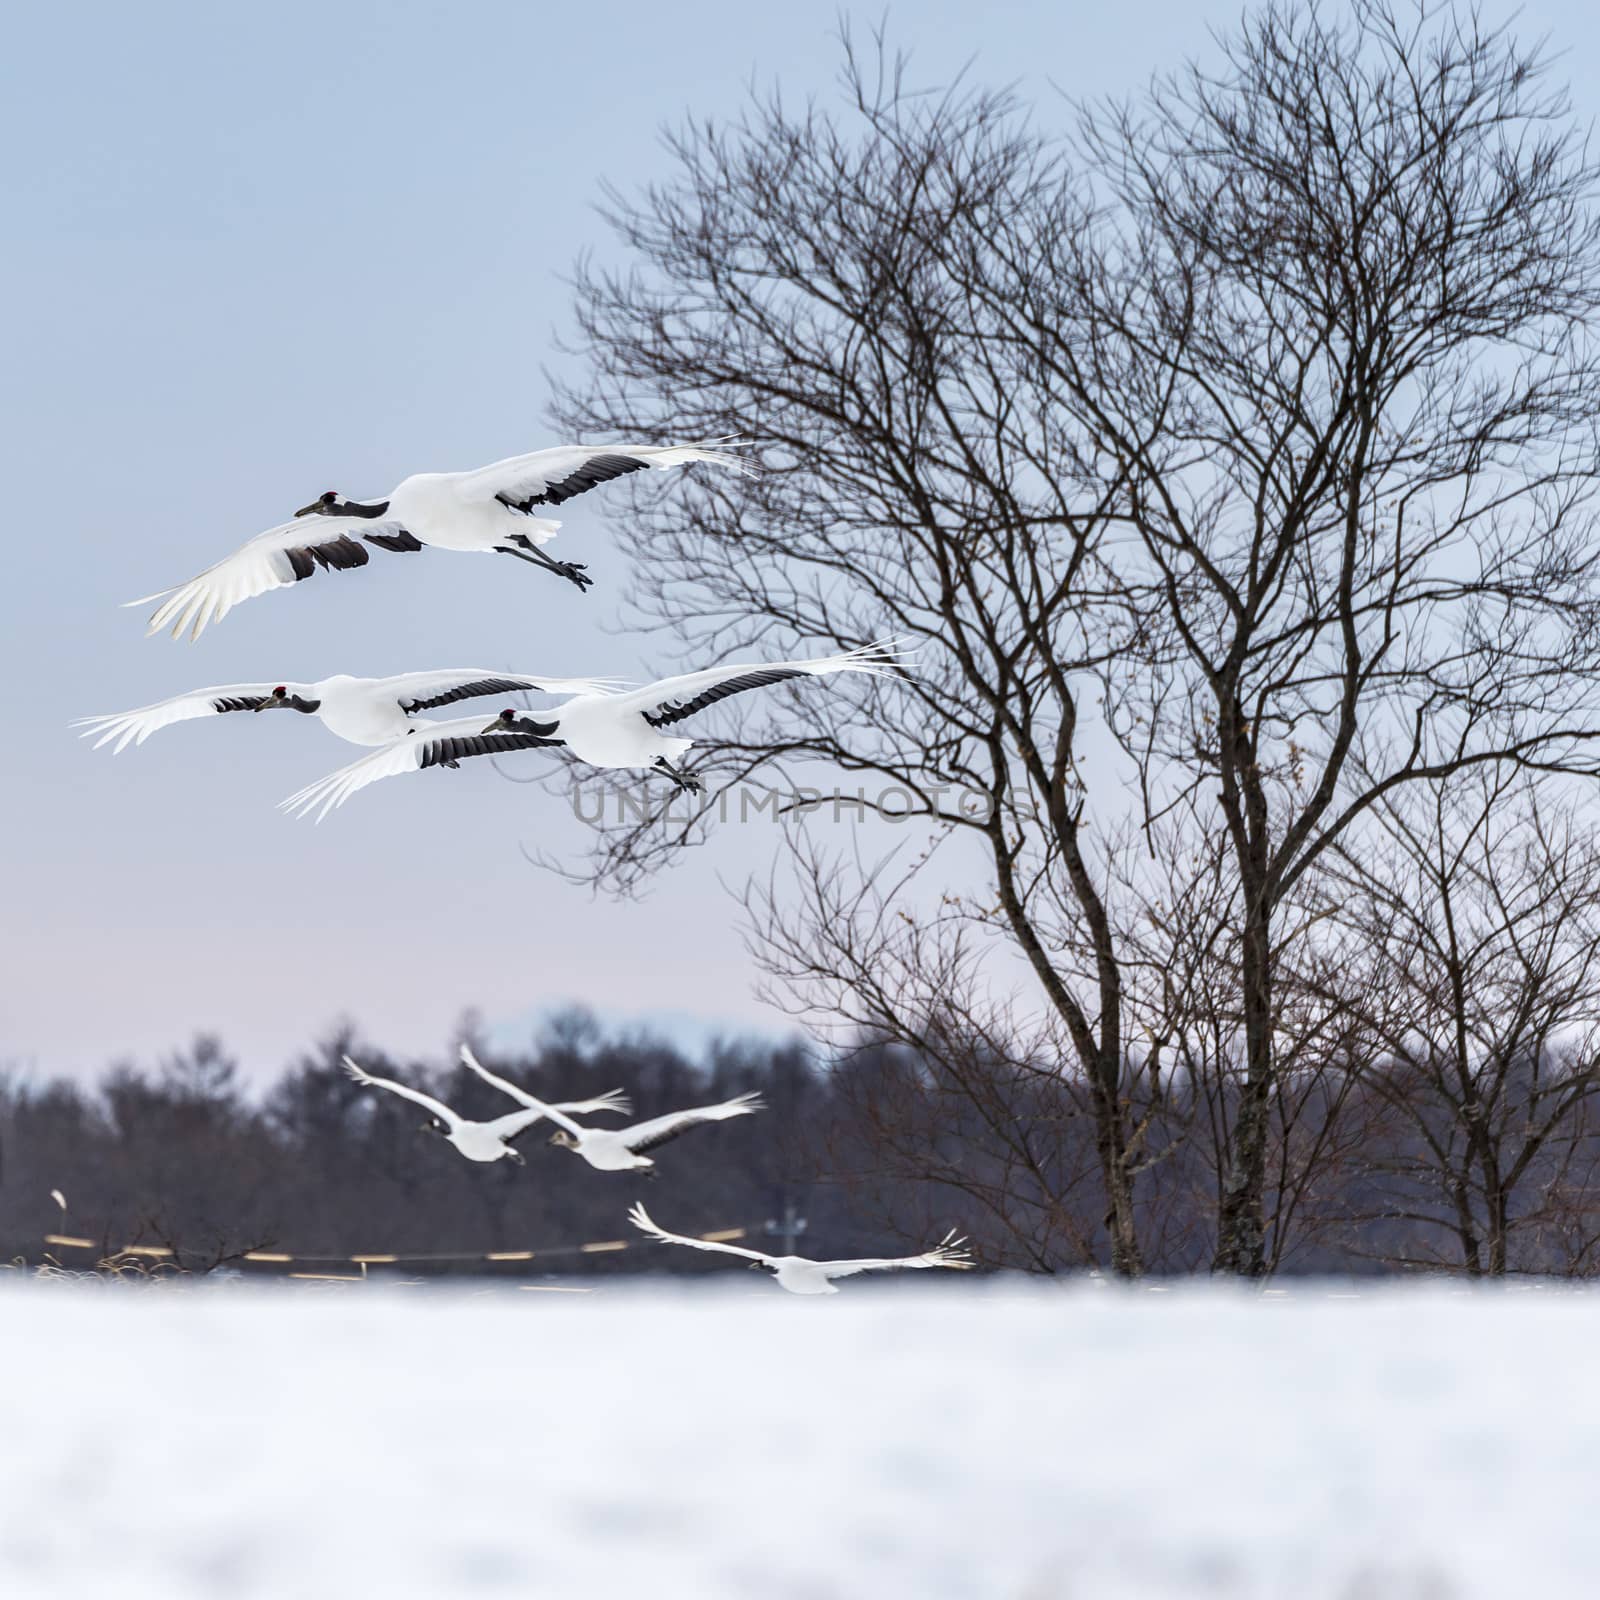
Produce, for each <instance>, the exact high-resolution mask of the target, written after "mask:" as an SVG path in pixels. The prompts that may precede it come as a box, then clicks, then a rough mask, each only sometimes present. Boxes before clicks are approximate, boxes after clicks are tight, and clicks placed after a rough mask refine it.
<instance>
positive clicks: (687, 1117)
mask: <svg viewBox="0 0 1600 1600" xmlns="http://www.w3.org/2000/svg"><path fill="white" fill-rule="evenodd" d="M461 1060H462V1062H463V1064H465V1065H466V1066H468V1067H470V1068H471V1069H472V1070H473V1071H474V1072H476V1073H477V1074H478V1076H479V1077H480V1078H482V1079H483V1080H484V1082H486V1083H491V1084H493V1085H494V1087H495V1088H496V1089H499V1090H500V1091H501V1092H502V1093H504V1094H508V1095H510V1096H511V1098H512V1099H513V1100H516V1101H518V1102H520V1103H521V1104H522V1105H523V1106H524V1107H525V1108H526V1109H527V1110H529V1111H533V1112H537V1113H539V1114H540V1115H541V1116H547V1117H549V1119H550V1120H551V1121H552V1122H553V1123H555V1125H556V1127H557V1128H558V1129H559V1130H560V1131H559V1132H557V1133H553V1134H551V1136H550V1142H551V1144H555V1145H560V1146H561V1147H562V1148H563V1149H567V1150H572V1151H575V1152H576V1153H577V1154H578V1155H580V1156H582V1157H583V1159H584V1160H585V1161H587V1162H588V1163H589V1165H590V1166H591V1167H595V1168H598V1169H599V1170H600V1171H601V1172H651V1171H653V1170H654V1169H655V1162H653V1161H652V1160H651V1159H650V1158H649V1157H648V1156H647V1155H645V1153H644V1152H645V1151H646V1150H654V1149H655V1148H656V1147H657V1146H658V1145H663V1144H665V1143H667V1141H668V1140H669V1139H676V1138H677V1137H678V1136H679V1135H680V1134H684V1133H687V1132H688V1131H689V1129H690V1128H698V1127H700V1126H702V1124H704V1123H707V1122H724V1121H726V1120H727V1119H728V1118H729V1117H744V1116H748V1115H749V1114H750V1113H751V1112H752V1111H762V1110H765V1109H766V1108H765V1106H764V1105H763V1104H762V1100H761V1096H760V1095H758V1094H741V1095H736V1096H735V1097H734V1098H733V1099H732V1100H724V1101H722V1102H720V1103H719V1104H717V1105H713V1106H695V1107H693V1108H692V1109H690V1110H688V1111H672V1112H669V1113H668V1114H667V1115H666V1116H664V1117H652V1118H650V1120H649V1121H648V1122H636V1123H634V1124H633V1126H632V1127H629V1128H584V1127H580V1126H579V1125H578V1124H577V1123H576V1122H574V1121H573V1120H572V1118H571V1117H570V1116H568V1115H567V1114H566V1112H565V1111H564V1110H563V1108H562V1107H560V1106H552V1105H547V1104H546V1103H545V1102H544V1101H543V1100H540V1099H538V1098H537V1097H536V1096H535V1095H531V1094H529V1093H528V1091H527V1090H526V1089H523V1088H519V1087H518V1086H517V1085H516V1084H514V1083H512V1082H510V1081H509V1080H508V1079H505V1078H500V1077H496V1076H495V1074H494V1073H492V1072H490V1071H489V1070H488V1068H487V1067H484V1066H482V1065H481V1064H480V1063H479V1061H478V1059H477V1057H475V1056H474V1055H473V1053H472V1052H471V1050H469V1049H468V1048H467V1046H466V1045H462V1047H461Z"/></svg>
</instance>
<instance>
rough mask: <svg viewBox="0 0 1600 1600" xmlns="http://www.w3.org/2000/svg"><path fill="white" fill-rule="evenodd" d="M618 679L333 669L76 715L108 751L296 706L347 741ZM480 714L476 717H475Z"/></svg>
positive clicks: (600, 690)
mask: <svg viewBox="0 0 1600 1600" xmlns="http://www.w3.org/2000/svg"><path fill="white" fill-rule="evenodd" d="M620 681H621V680H619V679H609V678H551V677H546V676H545V675H544V674H543V673H534V674H531V675H524V674H521V673H510V672H493V671H490V670H489V669H487V668H484V667H455V668H445V669H443V670H441V671H438V672H406V673H401V674H400V675H399V676H397V677H393V678H352V677H348V676H347V675H346V674H344V673H336V674H335V675H334V676H333V677H331V678H322V679H319V680H318V681H317V682H316V683H277V684H273V683H224V684H217V685H215V686H214V687H212V688H210V689H191V690H190V691H189V692H188V693H187V694H179V695H174V696H173V697H172V698H171V699H170V700H158V701H157V702H156V703H155V704H154V705H149V706H140V707H138V708H137V709H136V710H133V711H121V712H118V713H116V714H115V715H114V716H101V717H79V718H78V719H77V721H76V722H74V723H73V724H72V726H73V727H75V728H82V729H83V730H84V731H83V733H82V734H81V735H80V737H81V738H84V739H93V740H94V748H95V749H96V750H98V749H99V748H100V746H101V745H103V744H106V743H108V742H109V741H110V740H112V739H115V740H116V746H115V750H114V752H113V753H114V754H117V755H120V754H121V753H122V752H123V751H124V750H125V749H126V748H127V747H128V745H129V743H130V742H131V743H133V744H143V743H144V742H145V740H146V739H148V738H149V737H150V735H151V734H152V733H154V732H156V730H157V729H159V728H167V727H170V726H171V725H172V724H173V723H175V722H190V721H192V720H193V719H194V718H196V717H212V716H220V715H223V714H225V713H226V712H229V711H280V710H282V711H300V712H304V713H305V714H307V715H308V716H314V717H316V718H317V719H318V721H320V722H321V723H322V725H323V727H325V728H326V729H327V730H328V731H329V732H330V733H336V734H338V736H339V737H340V738H341V739H345V740H348V741H349V743H351V744H368V745H372V744H378V745H386V744H392V743H393V742H394V741H395V740H396V739H404V738H408V737H409V736H410V735H411V734H413V733H415V732H416V730H417V729H418V728H419V727H429V726H432V725H433V724H432V723H431V721H430V719H429V718H426V717H423V718H421V719H419V720H418V721H415V722H413V721H412V720H411V719H412V716H413V714H414V713H416V712H418V711H428V710H431V709H432V708H433V707H435V706H447V705H451V704H453V703H454V702H455V701H457V700H471V699H474V698H476V697H477V696H479V695H486V694H505V693H510V692H514V691H517V690H530V691H534V692H539V693H543V694H598V695H606V694H610V693H612V692H613V688H614V686H615V685H616V684H617V683H618V682H620ZM475 720H480V721H481V719H475Z"/></svg>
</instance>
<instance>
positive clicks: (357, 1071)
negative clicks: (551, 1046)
mask: <svg viewBox="0 0 1600 1600" xmlns="http://www.w3.org/2000/svg"><path fill="white" fill-rule="evenodd" d="M463 1048H465V1047H463ZM344 1069H345V1071H346V1072H348V1073H349V1074H350V1076H351V1077H352V1078H354V1079H355V1081H356V1082H357V1083H360V1084H364V1085H366V1086H367V1087H368V1088H372V1089H387V1090H388V1091H389V1093H390V1094H397V1095H399V1096H400V1097H401V1098H402V1099H404V1100H410V1101H412V1102H414V1103H415V1104H417V1105H419V1106H421V1107H422V1108H423V1110H424V1111H426V1112H427V1113H428V1114H429V1120H428V1121H427V1122H425V1123H423V1125H422V1126H423V1130H424V1131H425V1132H428V1133H439V1134H443V1135H444V1137H445V1138H446V1139H447V1140H448V1141H449V1142H450V1143H451V1144H453V1145H454V1146H455V1147H456V1149H457V1150H459V1151H460V1152H461V1154H462V1155H464V1156H465V1157H466V1158H467V1160H468V1161H499V1160H501V1159H502V1158H504V1159H506V1160H509V1161H514V1162H516V1164H517V1165H518V1166H519V1167H520V1166H525V1165H526V1161H525V1159H524V1157H523V1154H522V1152H521V1151H520V1150H517V1149H514V1148H513V1147H512V1145H511V1144H510V1142H509V1141H510V1140H512V1139H514V1138H516V1136H517V1135H518V1134H519V1133H521V1132H523V1130H524V1129H527V1128H531V1127H532V1126H533V1125H534V1123H536V1122H539V1121H542V1120H543V1119H544V1118H545V1117H546V1116H547V1115H549V1114H550V1112H552V1111H555V1110H557V1109H559V1111H560V1112H561V1114H562V1116H563V1118H565V1117H566V1114H567V1113H569V1112H570V1113H572V1114H573V1115H576V1116H584V1115H586V1114H595V1113H599V1112H607V1111H614V1112H617V1113H618V1114H619V1115H621V1116H626V1115H627V1114H628V1113H629V1112H630V1111H631V1110H632V1109H633V1107H632V1105H631V1104H630V1102H629V1100H628V1097H627V1096H626V1095H625V1094H623V1092H622V1091H621V1090H620V1089H613V1090H611V1091H610V1092H609V1093H608V1094H602V1095H596V1096H595V1098H594V1099H592V1100H565V1101H563V1102H562V1103H561V1105H560V1107H559V1108H557V1107H550V1108H548V1109H546V1108H542V1107H541V1108H540V1109H539V1110H537V1111H536V1110H534V1109H532V1108H531V1107H530V1108H529V1109H527V1110H524V1111H513V1112H512V1113H511V1114H510V1115H509V1116H505V1117H496V1118H495V1119H494V1121H493V1122H468V1121H467V1119H466V1118H465V1117H461V1116H458V1115H457V1114H456V1113H455V1112H454V1111H452V1110H451V1109H450V1107H449V1106H447V1105H446V1104H445V1103H444V1102H443V1101H442V1100H435V1099H434V1097H433V1096H432V1095H431V1094H424V1093H423V1092H422V1091H421V1090H420V1089H413V1088H410V1087H409V1086H408V1085H406V1084H403V1083H396V1082H395V1081H394V1079H393V1078H376V1077H374V1076H373V1075H372V1074H371V1073H370V1072H363V1071H362V1070H361V1068H360V1067H358V1066H357V1065H356V1064H355V1062H354V1061H352V1060H351V1059H350V1057H349V1056H346V1057H345V1058H344ZM566 1125H568V1126H572V1127H576V1126H577V1124H576V1123H567V1124H566Z"/></svg>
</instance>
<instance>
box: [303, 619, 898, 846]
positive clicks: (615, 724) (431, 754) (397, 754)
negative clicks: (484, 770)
mask: <svg viewBox="0 0 1600 1600" xmlns="http://www.w3.org/2000/svg"><path fill="white" fill-rule="evenodd" d="M900 670H901V668H900V657H899V655H897V654H896V652H895V649H894V641H887V642H884V643H879V644H870V645H864V646H862V647H861V648H859V649H856V650H847V651H845V652H844V653H843V654H842V655H834V656H815V657H812V658H810V659H808V660H801V661H773V662H766V663H749V662H745V663H736V664H731V665H728V666H723V667H710V668H708V669H707V670H705V671H704V672H690V673H686V674H684V675H683V676H682V677H677V678H663V679H661V680H660V682H658V683H652V684H647V685H646V686H645V687H644V688H642V689H625V690H622V691H620V692H615V693H606V694H580V695H578V696H576V697H575V698H574V699H571V700H566V701H563V702H562V703H561V704H560V705H558V706H552V707H551V708H550V709H549V710H548V711H544V712H540V713H538V714H537V715H532V716H530V715H524V714H520V713H518V712H516V711H513V710H507V711H502V712H501V713H500V715H499V716H498V717H496V718H495V720H494V721H493V722H491V723H489V724H488V725H487V726H485V725H484V724H483V723H482V722H480V721H478V720H477V719H476V718H470V717H468V718H462V719H460V720H458V721H454V722H442V723H438V724H436V725H435V726H434V727H433V728H432V729H430V730H429V731H428V733H427V734H426V736H425V737H422V738H407V739H402V740H399V741H397V742H396V743H394V744H392V745H390V746H389V747H388V748H387V749H384V750H378V751H375V752H374V753H373V754H372V755H370V756H363V757H362V758H361V760H359V761H356V762H352V763H351V765H349V766H348V767H342V768H340V770H339V771H337V772H331V773H329V774H328V775H327V777H325V778H319V779H318V780H317V781H316V782H315V783H310V784H307V785H306V787H305V788H303V789H300V790H297V791H296V792H295V793H294V794H292V795H290V796H289V798H288V799H287V800H285V801H283V802H282V803H281V809H282V810H285V811H287V812H289V813H290V814H291V815H293V816H297V817H303V816H306V815H307V814H308V813H310V812H312V811H315V812H316V814H317V821H318V822H320V821H321V820H322V819H323V818H324V817H325V816H327V814H328V813H329V812H330V811H331V810H333V809H334V808H335V807H336V806H342V805H343V804H344V803H345V801H346V800H348V799H349V798H350V796H351V795H353V794H355V793H356V791H357V790H359V789H365V788H366V787H367V785H368V784H372V783H377V782H378V781H379V780H380V779H383V778H393V777H397V776H398V775H400V774H401V773H404V772H418V771H421V770H423V769H424V768H427V767H431V766H439V765H442V764H452V763H454V762H455V761H459V760H460V759H462V758H463V757H466V756H480V755H497V754H500V753H502V752H505V751H509V750H529V749H536V748H551V749H557V748H559V749H564V750H567V751H569V752H570V753H571V754H572V755H573V756H575V757H576V758H577V759H578V760H579V761H583V762H586V763H587V764H588V765H590V766H594V767H610V768H617V767H635V768H644V769H646V770H652V771H658V772H664V773H666V775H667V776H668V777H669V778H671V779H672V781H673V782H674V783H675V784H676V785H677V786H678V788H680V789H687V790H690V791H692V792H699V791H700V790H701V789H702V788H703V787H704V786H703V785H702V784H701V783H700V781H699V779H697V778H694V777H691V776H690V775H689V774H687V773H684V772H680V771H679V770H678V768H677V767H676V766H675V765H674V763H675V762H677V761H678V759H679V758H680V757H681V756H682V755H683V754H684V752H685V751H687V750H689V749H691V748H693V745H694V741H693V740H692V739H681V738H673V737H670V736H669V735H667V734H665V733H663V732H662V731H661V730H662V729H664V728H670V727H672V726H674V725H675V724H677V723H679V722H682V721H683V720H684V719H685V718H686V717H690V716H693V715H694V714H695V712H697V711H703V710H704V709H705V708H706V707H707V706H711V705H715V704H716V702H717V701H719V700H725V699H727V697H728V696H729V695H735V694H743V693H744V692H745V691H746V690H747V689H760V688H764V687H765V686H766V685H767V684H772V683H780V682H782V681H783V680H785V679H787V678H807V677H811V678H818V677H827V676H828V675H830V674H833V673H841V672H854V673H864V674H866V675H868V676H870V677H890V676H895V675H897V674H898V673H899V671H900Z"/></svg>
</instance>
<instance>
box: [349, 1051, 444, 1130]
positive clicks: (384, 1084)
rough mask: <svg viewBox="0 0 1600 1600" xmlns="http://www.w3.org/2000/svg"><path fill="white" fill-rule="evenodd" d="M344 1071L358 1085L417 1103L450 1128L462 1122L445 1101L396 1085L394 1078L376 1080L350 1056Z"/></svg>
mask: <svg viewBox="0 0 1600 1600" xmlns="http://www.w3.org/2000/svg"><path fill="white" fill-rule="evenodd" d="M344 1070H345V1071H346V1072H348V1073H349V1074H350V1076H351V1077H352V1078H354V1079H355V1081H356V1082H357V1083H361V1084H365V1085H366V1086H367V1087H368V1088H372V1089H387V1090H388V1091H389V1093H390V1094H397V1095H399V1096H400V1098H401V1099H402V1100H411V1101H413V1102H415V1103H416V1104H417V1105H419V1106H422V1107H423V1108H424V1109H425V1110H428V1111H431V1112H432V1113H433V1114H434V1116H436V1117H437V1118H438V1119H439V1120H440V1121H441V1122H443V1123H444V1124H445V1125H446V1126H448V1127H452V1128H454V1127H457V1126H458V1125H459V1124H460V1122H461V1118H460V1117H458V1116H457V1115H456V1114H455V1112H453V1111H452V1110H451V1109H450V1107H449V1106H447V1105H446V1104H445V1103H444V1101H442V1100H435V1099H434V1098H433V1096H432V1095H431V1094H424V1093H423V1092H422V1091H421V1090H420V1089H413V1088H411V1087H410V1085H408V1084H404V1083H396V1082H395V1081H394V1079H393V1078H375V1077H373V1075H372V1074H371V1073H370V1072H363V1071H362V1070H361V1068H360V1067H358V1066H357V1065H356V1064H355V1062H353V1061H352V1060H351V1059H350V1057H349V1056H346V1057H345V1058H344Z"/></svg>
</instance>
